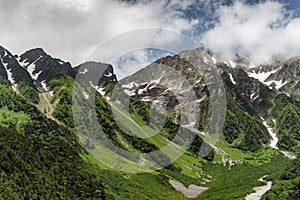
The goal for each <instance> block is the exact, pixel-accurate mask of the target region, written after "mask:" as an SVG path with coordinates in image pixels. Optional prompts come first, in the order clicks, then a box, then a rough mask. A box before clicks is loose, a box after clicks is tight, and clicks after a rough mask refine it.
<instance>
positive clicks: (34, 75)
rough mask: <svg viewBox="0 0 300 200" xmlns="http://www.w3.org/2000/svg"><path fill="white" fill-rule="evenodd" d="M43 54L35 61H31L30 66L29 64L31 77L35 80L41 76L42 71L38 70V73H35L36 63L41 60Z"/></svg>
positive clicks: (28, 69)
mask: <svg viewBox="0 0 300 200" xmlns="http://www.w3.org/2000/svg"><path fill="white" fill-rule="evenodd" d="M42 57H43V56H40V57H39V58H38V59H36V60H35V61H34V62H33V63H31V64H30V65H29V66H27V71H28V73H29V74H30V76H31V78H32V79H33V80H35V81H36V80H37V78H38V77H39V75H40V74H41V73H42V71H40V72H38V73H34V71H35V69H36V65H35V63H36V62H37V61H39V60H40V59H41V58H42Z"/></svg>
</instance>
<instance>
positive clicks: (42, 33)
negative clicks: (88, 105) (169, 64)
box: [0, 0, 197, 65]
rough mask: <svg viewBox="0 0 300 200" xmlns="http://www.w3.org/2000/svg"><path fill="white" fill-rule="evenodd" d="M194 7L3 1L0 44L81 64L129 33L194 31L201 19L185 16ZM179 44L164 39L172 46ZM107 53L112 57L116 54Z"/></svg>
mask: <svg viewBox="0 0 300 200" xmlns="http://www.w3.org/2000/svg"><path fill="white" fill-rule="evenodd" d="M191 2H192V1H191ZM190 5H191V3H188V2H187V1H179V0H176V1H171V3H168V1H167V0H163V1H158V0H157V1H151V2H141V3H136V4H128V3H124V2H123V3H122V2H120V1H117V0H75V1H74V0H72V1H71V0H59V1H53V0H32V1H23V0H11V1H0V17H1V19H3V20H1V21H0V26H1V30H0V38H1V43H0V45H3V46H4V47H6V48H8V49H9V50H11V51H12V52H13V53H18V54H20V53H23V52H24V51H25V50H28V49H30V48H34V47H42V48H44V49H45V50H46V51H47V52H48V53H49V54H51V55H53V56H55V57H60V58H62V59H64V60H66V61H71V62H72V64H73V65H77V64H79V63H81V62H83V61H84V60H85V58H87V56H88V55H89V53H90V52H91V50H93V49H94V48H95V47H96V46H97V45H98V44H99V43H101V42H103V41H104V40H106V39H108V38H110V37H112V36H114V35H117V34H120V33H123V32H126V31H130V30H133V29H138V28H145V27H163V28H169V29H173V30H176V31H179V32H183V31H190V30H192V29H194V28H195V26H196V25H197V20H188V19H185V16H184V14H183V12H182V9H186V8H188V7H189V6H190ZM149 39H150V38H149ZM175 39H176V38H171V37H164V38H163V37H162V38H161V40H164V41H169V42H170V41H174V40H175ZM131 42H135V39H133V40H132V41H131ZM107 52H111V54H113V49H110V50H107Z"/></svg>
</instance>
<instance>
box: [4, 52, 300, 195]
mask: <svg viewBox="0 0 300 200" xmlns="http://www.w3.org/2000/svg"><path fill="white" fill-rule="evenodd" d="M0 50H1V51H0V57H1V62H0V94H1V97H2V98H1V100H0V108H1V109H0V133H1V135H0V152H1V154H2V155H5V156H3V157H1V164H0V177H1V179H0V181H1V186H0V198H4V199H8V198H10V196H9V195H10V194H13V195H15V199H17V198H19V199H22V198H27V197H26V196H24V194H28V195H29V196H30V198H32V199H38V196H45V197H46V196H47V195H48V196H47V197H49V198H58V199H60V198H61V199H120V200H123V199H162V200H164V199H245V198H246V199H276V198H277V197H280V199H296V198H297V195H299V191H300V190H299V184H298V183H299V176H300V172H299V170H298V167H299V166H300V165H299V158H298V152H299V143H300V139H299V131H300V127H299V124H300V117H299V116H300V107H299V105H300V104H299V102H298V99H297V98H294V96H293V94H292V93H290V92H291V91H290V89H289V88H288V87H287V86H286V85H289V84H292V82H293V84H295V81H296V82H297V81H299V80H300V77H299V76H298V74H297V73H295V74H293V78H290V79H289V77H290V76H288V77H285V76H284V75H285V74H284V73H283V72H282V71H283V70H284V67H282V68H278V69H276V71H275V70H274V69H273V67H272V65H270V66H267V67H265V68H264V69H265V70H266V71H265V72H259V69H260V68H259V67H258V68H255V70H257V72H256V71H255V72H253V70H254V69H252V68H245V67H244V66H245V61H239V60H238V59H237V60H233V61H231V62H229V61H223V60H219V58H218V57H217V56H216V55H213V54H212V53H211V52H209V51H207V50H206V49H204V48H199V49H195V50H188V51H185V52H182V53H181V54H178V55H175V56H167V57H163V58H160V59H159V60H157V61H155V62H154V63H152V64H150V65H149V66H146V67H145V68H143V69H142V70H140V71H138V72H136V73H135V74H133V75H131V76H128V77H126V78H125V79H122V80H117V78H116V75H115V74H114V68H113V66H111V65H109V64H103V63H99V62H88V63H83V64H82V65H80V66H78V67H72V66H71V65H70V64H69V63H67V62H64V61H62V60H60V59H57V58H52V57H51V56H50V55H48V54H47V53H46V52H44V51H43V50H42V49H32V50H29V51H27V52H26V53H24V54H22V55H21V56H19V57H18V58H15V57H14V56H11V55H12V54H11V53H10V52H9V51H8V50H6V49H4V48H2V47H1V49H0ZM187 55H201V56H202V55H204V56H202V57H200V58H199V59H200V61H201V62H200V63H201V64H203V65H205V64H207V63H210V64H212V65H214V66H215V67H216V68H217V69H218V70H219V73H220V77H222V81H223V83H224V91H225V93H226V94H225V96H226V101H227V103H226V104H224V105H223V104H222V106H223V107H224V106H225V108H226V109H225V115H224V117H225V119H224V127H222V134H221V135H220V136H219V137H218V138H217V140H216V139H214V138H210V136H209V131H210V129H209V124H210V121H209V120H210V118H211V112H210V104H211V99H212V97H211V92H210V91H208V89H207V88H208V87H207V84H208V83H206V82H205V74H198V73H197V72H196V70H195V68H193V66H192V65H191V64H190V63H188V62H187V61H185V60H184V56H187ZM295 62H298V59H297V58H295V61H291V60H289V61H286V62H285V63H284V64H283V66H285V68H291V69H293V68H295V65H294V64H293V65H289V63H295ZM226 63H231V65H228V64H226ZM154 64H164V65H167V66H169V67H170V68H172V69H173V70H174V71H176V72H177V73H179V74H182V76H183V77H184V79H185V81H186V82H183V81H182V79H178V78H175V79H174V77H172V76H170V75H168V74H170V73H166V74H164V73H161V72H159V71H158V70H157V68H155V67H154ZM33 65H34V67H33ZM89 66H92V67H95V70H96V69H97V68H99V69H102V70H103V74H102V77H100V80H99V82H98V83H94V82H89V83H88V86H89V87H82V86H81V85H79V86H78V87H76V88H75V86H74V85H75V84H74V83H75V79H76V75H77V73H80V74H81V75H82V76H83V77H84V76H87V77H88V76H89V75H90V74H92V75H93V73H95V72H94V71H93V70H92V69H94V68H92V67H90V68H88V67H89ZM81 67H82V68H81ZM85 67H86V68H85ZM83 68H85V69H86V70H84V73H81V72H82V69H83ZM7 69H9V70H10V71H9V72H11V74H8V73H7ZM287 70H288V69H285V70H284V72H285V71H287ZM146 72H147V73H146ZM280 72H282V73H280ZM259 73H263V74H264V76H263V78H261V77H262V76H260V77H258V74H259ZM149 74H152V75H153V77H151V76H149ZM255 74H256V75H255ZM154 75H157V76H159V77H158V78H154V77H155V76H154ZM275 76H276V77H275ZM11 77H13V80H14V81H13V83H12V82H11ZM279 77H280V78H282V79H281V80H284V83H285V84H284V85H280V87H279V86H278V84H277V82H278V81H281V80H279ZM172 78H173V79H172ZM272 78H274V82H275V85H274V84H273V86H272V83H270V81H272V80H273V79H272ZM148 79H149V80H148ZM263 79H264V80H263ZM271 79H272V80H271ZM266 80H267V81H266ZM276 81H277V82H276ZM281 82H282V81H281ZM185 83H188V84H189V86H190V87H191V90H192V91H193V92H194V93H195V98H192V100H191V101H190V102H188V104H189V105H197V106H199V113H196V110H192V111H191V112H189V113H188V115H187V118H189V117H191V116H193V115H194V114H197V120H196V121H188V120H186V121H187V122H189V123H187V124H185V125H182V126H181V124H180V120H181V118H183V114H182V112H180V110H181V108H182V107H185V106H186V105H188V104H184V103H182V104H181V103H180V101H178V98H177V97H176V95H174V93H175V92H176V91H177V92H178V93H180V92H182V91H181V89H182V88H181V87H182V85H184V84H185ZM118 84H119V88H123V91H121V92H120V91H119V92H120V93H118V90H117V91H114V88H115V86H116V85H118ZM167 84H169V85H170V84H173V87H172V89H170V88H168V87H166V85H167ZM209 84H212V83H209ZM84 86H86V85H84ZM74 88H75V89H74ZM172 91H173V93H172ZM174 91H175V92H174ZM184 91H186V90H184ZM74 92H75V94H77V95H79V97H80V98H78V99H76V101H77V103H78V104H80V105H85V106H86V107H85V108H86V109H85V110H80V109H79V108H78V109H77V108H76V107H75V108H74V104H73V103H74V99H72V97H73V96H72V95H74ZM114 92H116V93H114ZM91 94H94V96H93V95H91ZM181 94H182V93H181ZM184 94H185V93H184ZM114 95H116V96H118V95H120V96H121V97H124V98H123V99H122V98H121V99H120V100H119V101H115V99H114ZM123 95H126V96H123ZM92 97H94V99H93V100H94V102H95V112H93V111H91V110H89V109H88V108H90V107H89V104H88V103H89V101H90V99H91V98H92ZM125 97H126V98H125ZM124 99H128V102H129V103H128V106H129V108H128V109H125V108H124V104H122V102H123V100H124ZM124 101H125V100H124ZM221 103H224V102H221ZM153 104H155V105H159V106H157V107H156V109H153V110H151V106H153ZM183 105H184V106H183ZM181 106H182V107H181ZM162 108H163V109H162ZM152 111H153V113H152V114H151V112H152ZM197 112H198V111H197ZM74 116H75V117H78V121H79V124H78V123H77V122H76V123H75V122H74ZM91 116H96V119H97V123H98V124H99V127H100V129H101V130H102V131H103V134H102V135H101V134H99V132H98V130H100V129H97V128H96V126H94V124H93V123H94V122H93V121H89V120H88V119H90V118H91ZM162 116H163V117H162ZM160 119H165V121H164V123H162V122H161V121H162V120H160ZM152 120H153V121H152ZM179 131H182V133H184V134H183V135H182V136H181V137H176V135H177V134H178V132H179ZM190 135H193V136H194V137H193V139H192V141H191V143H190V144H189V145H188V148H184V145H182V144H184V143H185V142H186V141H187V138H189V137H188V136H190ZM103 137H106V139H107V140H104V139H103ZM103 141H109V142H110V143H111V144H113V145H114V146H115V147H118V148H117V149H118V150H117V151H112V150H111V149H110V148H107V147H106V146H105V145H104V144H103ZM158 150H161V154H149V152H155V151H158ZM124 152H125V153H124ZM126 152H133V154H129V153H126ZM32 155H34V156H33V159H31V156H32ZM126 156H127V157H126ZM112 160H113V162H112ZM162 164H165V166H161V165H162ZM14 165H15V166H16V167H12V166H14ZM145 171H146V172H145ZM142 172H143V173H142ZM18 174H22V177H25V178H24V180H23V178H22V179H21V177H20V175H18ZM262 177H263V179H261V178H262ZM43 181H44V182H45V184H44V187H39V186H40V185H43V184H42V183H44V182H43ZM83 183H84V186H83ZM258 187H259V188H258ZM49 188H50V192H48V193H47V192H46V191H49V190H48V189H49ZM66 191H69V192H66Z"/></svg>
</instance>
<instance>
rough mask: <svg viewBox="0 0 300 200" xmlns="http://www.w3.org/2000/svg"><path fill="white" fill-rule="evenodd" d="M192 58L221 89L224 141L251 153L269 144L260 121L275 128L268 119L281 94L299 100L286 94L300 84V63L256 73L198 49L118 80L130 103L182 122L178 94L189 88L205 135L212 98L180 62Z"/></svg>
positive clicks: (240, 60)
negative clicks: (214, 75)
mask: <svg viewBox="0 0 300 200" xmlns="http://www.w3.org/2000/svg"><path fill="white" fill-rule="evenodd" d="M196 53H198V54H199V55H198V57H199V61H198V63H199V65H205V64H209V65H215V66H216V67H217V69H218V70H219V73H220V74H221V77H222V79H223V82H224V84H225V88H226V92H227V109H228V111H227V115H226V123H225V128H224V135H225V139H226V140H227V141H228V142H229V143H230V144H232V145H234V146H237V147H240V148H242V149H243V150H250V149H249V148H248V147H250V146H252V147H254V148H251V151H255V150H256V149H258V148H259V147H263V146H266V145H267V144H268V143H270V139H271V137H270V135H269V133H268V130H267V129H266V127H265V126H264V125H263V122H262V120H261V118H264V119H266V120H267V121H268V123H270V124H271V125H273V126H275V124H274V123H273V121H274V119H275V118H277V117H278V116H274V115H273V114H270V113H273V112H274V111H273V110H274V109H278V107H275V108H274V102H276V101H278V95H281V94H283V95H284V96H285V95H287V96H286V97H287V98H293V97H295V96H296V94H298V93H297V90H296V89H295V88H294V89H293V90H291V88H288V85H289V84H292V83H294V87H296V85H295V84H296V83H298V76H299V74H298V70H299V69H298V68H299V61H298V60H297V59H292V60H289V61H281V62H278V61H276V62H275V61H274V63H273V64H270V65H261V66H257V67H255V66H253V65H251V63H250V62H249V61H248V60H247V58H245V57H239V56H237V58H236V59H235V60H233V61H222V60H221V59H220V58H218V57H217V56H216V55H213V54H212V53H211V52H209V51H207V50H205V49H197V50H191V51H186V52H182V53H181V54H179V55H176V56H168V57H165V58H161V59H159V60H157V61H156V62H154V63H153V64H151V65H149V66H147V67H145V68H144V69H141V70H140V71H138V72H136V73H135V74H133V75H131V76H129V77H126V78H124V79H122V80H120V82H119V83H120V84H121V85H122V87H123V89H124V91H125V92H126V93H127V94H128V95H129V96H131V98H133V99H138V100H141V101H144V102H146V103H149V104H151V103H152V104H153V103H155V104H160V105H162V106H163V107H165V108H166V109H167V110H168V111H169V112H171V113H172V114H173V116H175V119H177V121H178V120H179V118H180V109H179V106H180V102H179V101H178V99H177V98H176V93H177V94H178V93H180V92H183V91H185V89H184V87H182V86H183V85H185V84H187V85H188V87H189V88H191V89H192V90H193V92H194V93H195V94H196V99H195V100H194V102H197V103H198V104H199V105H200V108H201V109H200V110H201V111H200V123H199V129H200V130H201V131H203V132H205V131H207V118H208V116H209V108H208V101H209V97H210V92H209V90H208V87H207V86H208V84H210V83H207V82H206V81H205V75H203V74H199V73H198V72H197V70H196V69H195V68H194V67H193V66H192V65H191V64H190V63H189V62H187V61H186V59H184V58H187V56H188V55H193V54H196ZM173 71H174V72H177V73H179V74H180V75H179V76H178V77H177V76H176V75H171V74H175V73H173ZM180 77H182V78H183V79H184V80H186V82H184V80H183V79H181V78H180ZM282 82H285V83H286V85H285V84H283V83H282ZM280 109H281V108H280ZM245 123H246V124H247V123H250V124H252V125H253V127H251V129H252V130H251V131H249V129H250V128H249V127H247V126H244V125H243V124H245ZM240 135H243V136H240ZM244 136H245V138H244V139H242V141H239V142H238V143H235V141H236V139H237V138H239V137H241V138H243V137H244ZM254 138H256V139H254ZM282 141H283V139H282ZM282 141H281V142H282ZM279 143H280V140H279ZM247 146H248V147H247Z"/></svg>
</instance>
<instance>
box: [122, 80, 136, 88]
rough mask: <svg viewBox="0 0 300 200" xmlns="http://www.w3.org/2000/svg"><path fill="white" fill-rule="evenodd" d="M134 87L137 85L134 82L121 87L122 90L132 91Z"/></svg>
mask: <svg viewBox="0 0 300 200" xmlns="http://www.w3.org/2000/svg"><path fill="white" fill-rule="evenodd" d="M134 86H135V87H137V86H138V84H136V83H135V82H133V81H132V82H130V83H128V84H127V85H122V88H126V89H132V88H133V87H134Z"/></svg>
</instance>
